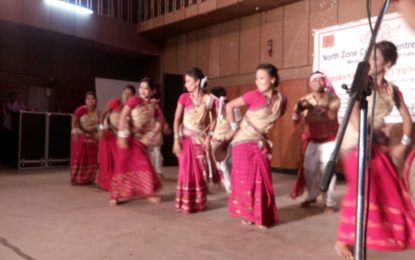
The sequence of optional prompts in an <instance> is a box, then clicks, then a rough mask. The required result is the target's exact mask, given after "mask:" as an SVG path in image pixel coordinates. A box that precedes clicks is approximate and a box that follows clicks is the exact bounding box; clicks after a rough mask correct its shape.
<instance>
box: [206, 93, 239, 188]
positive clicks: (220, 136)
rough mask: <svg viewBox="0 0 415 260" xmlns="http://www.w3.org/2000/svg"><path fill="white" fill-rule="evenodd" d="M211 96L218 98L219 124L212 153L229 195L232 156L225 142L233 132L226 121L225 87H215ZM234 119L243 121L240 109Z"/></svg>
mask: <svg viewBox="0 0 415 260" xmlns="http://www.w3.org/2000/svg"><path fill="white" fill-rule="evenodd" d="M211 94H212V95H214V96H215V97H216V98H217V99H216V102H215V104H216V105H215V107H216V114H217V122H216V126H215V130H214V131H213V136H212V153H213V157H214V159H215V161H216V167H217V169H218V170H219V171H220V172H221V175H222V184H223V186H224V188H225V190H226V192H227V193H229V192H230V188H231V174H230V172H231V169H232V156H231V149H230V146H228V145H227V144H228V142H226V140H225V139H226V135H227V133H228V132H229V131H230V130H231V129H230V126H229V122H228V120H227V119H226V103H228V100H227V98H226V90H225V88H224V87H219V86H217V87H213V88H212V89H211ZM234 119H235V121H236V122H239V121H241V119H242V118H241V111H240V110H239V108H235V109H234Z"/></svg>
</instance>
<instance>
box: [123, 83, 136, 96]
mask: <svg viewBox="0 0 415 260" xmlns="http://www.w3.org/2000/svg"><path fill="white" fill-rule="evenodd" d="M127 88H128V89H129V90H130V91H131V93H132V94H133V96H135V93H136V89H135V87H134V86H133V85H130V84H128V85H127V86H125V88H124V89H127Z"/></svg>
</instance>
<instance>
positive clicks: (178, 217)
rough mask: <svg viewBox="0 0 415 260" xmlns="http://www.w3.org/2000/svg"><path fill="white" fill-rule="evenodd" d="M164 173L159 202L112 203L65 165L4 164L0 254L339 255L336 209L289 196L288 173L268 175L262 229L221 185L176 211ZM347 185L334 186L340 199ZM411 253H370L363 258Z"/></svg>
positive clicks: (10, 259) (171, 174) (169, 177)
mask: <svg viewBox="0 0 415 260" xmlns="http://www.w3.org/2000/svg"><path fill="white" fill-rule="evenodd" d="M164 171H165V175H166V179H165V180H164V181H163V185H164V186H163V190H162V191H161V195H162V197H163V201H162V203H161V204H150V203H148V202H147V201H146V200H135V201H132V202H129V203H125V204H122V205H119V206H116V207H110V206H109V203H108V202H109V193H108V192H105V191H102V190H100V189H99V188H98V187H97V186H95V185H90V186H72V185H70V183H69V170H68V169H57V170H56V169H55V170H22V171H19V172H17V171H15V170H4V169H2V170H1V173H0V208H1V213H0V214H1V222H0V259H1V260H14V259H43V260H48V259H53V260H56V259H59V260H64V259H71V260H72V259H77V260H83V259H88V260H91V259H97V260H98V259H117V260H119V259H284V260H286V259H319V260H321V259H341V258H340V257H337V255H336V254H335V251H334V249H333V246H334V242H335V237H336V229H337V221H338V213H335V214H332V215H324V214H323V213H322V203H321V201H320V202H319V203H318V204H317V206H315V207H312V208H309V209H302V208H300V207H299V204H300V202H301V201H302V200H303V198H299V199H297V200H291V199H290V198H288V193H289V191H290V189H291V187H292V185H293V183H294V180H295V176H293V175H285V174H273V179H274V189H275V191H276V202H277V208H278V213H279V219H280V222H279V224H278V225H277V226H275V227H273V228H271V229H268V230H266V231H261V230H259V229H258V228H256V227H254V226H243V225H242V224H241V222H240V221H239V220H237V219H234V218H231V217H229V216H228V215H227V195H226V193H225V192H224V190H218V189H216V190H215V189H212V192H211V194H210V195H209V197H208V200H209V202H208V210H207V211H205V212H202V213H197V214H192V215H184V214H182V213H178V212H176V211H175V210H174V200H175V187H176V172H177V168H174V167H173V168H165V169H164ZM344 187H345V185H344V183H343V182H340V183H339V184H338V186H337V190H336V197H337V201H338V202H340V198H341V195H342V193H343V192H344ZM414 255H415V250H407V251H404V252H375V251H369V253H368V259H376V260H378V259H392V258H394V259H400V260H405V259H407V260H409V259H414Z"/></svg>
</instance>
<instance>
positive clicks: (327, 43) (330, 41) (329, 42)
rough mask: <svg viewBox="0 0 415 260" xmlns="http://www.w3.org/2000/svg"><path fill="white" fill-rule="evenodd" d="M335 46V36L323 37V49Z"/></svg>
mask: <svg viewBox="0 0 415 260" xmlns="http://www.w3.org/2000/svg"><path fill="white" fill-rule="evenodd" d="M333 46H334V35H333V34H332V35H327V36H324V37H323V48H327V47H333Z"/></svg>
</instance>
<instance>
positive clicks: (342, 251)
mask: <svg viewBox="0 0 415 260" xmlns="http://www.w3.org/2000/svg"><path fill="white" fill-rule="evenodd" d="M334 250H336V253H337V254H338V255H339V256H341V257H343V258H346V259H354V257H353V252H352V250H351V249H350V247H349V246H348V245H346V244H345V243H342V242H336V244H335V245H334Z"/></svg>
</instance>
